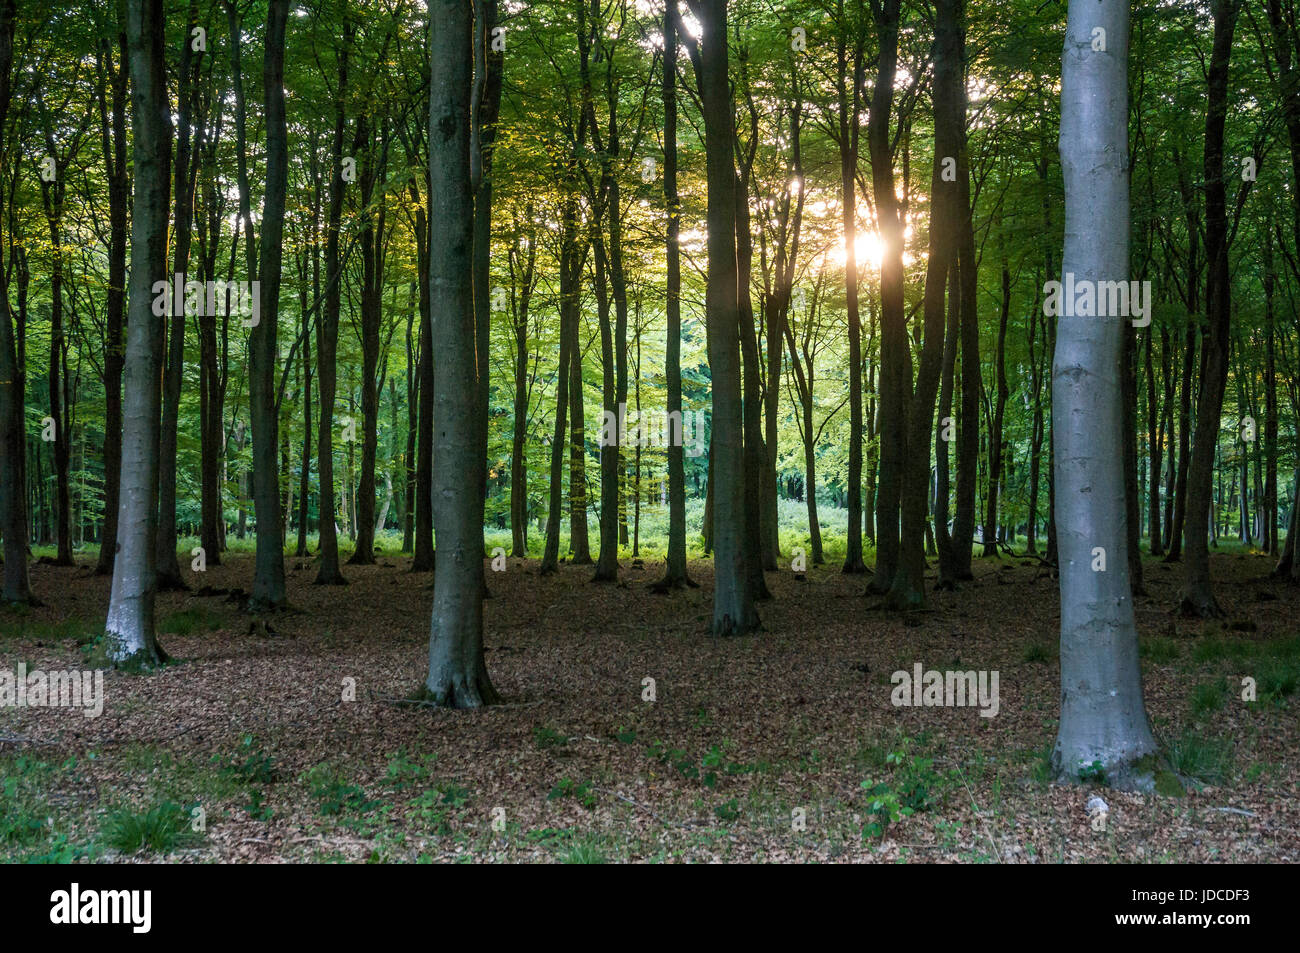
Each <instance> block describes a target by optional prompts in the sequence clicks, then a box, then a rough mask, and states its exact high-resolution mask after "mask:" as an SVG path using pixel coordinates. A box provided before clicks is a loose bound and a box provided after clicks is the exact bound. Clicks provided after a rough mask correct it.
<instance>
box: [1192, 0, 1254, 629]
mask: <svg viewBox="0 0 1300 953" xmlns="http://www.w3.org/2000/svg"><path fill="white" fill-rule="evenodd" d="M1211 8H1212V9H1213V12H1214V42H1213V48H1212V50H1211V54H1210V66H1209V73H1208V85H1209V96H1208V105H1207V107H1206V118H1205V255H1206V269H1205V341H1204V352H1205V353H1204V365H1205V372H1204V374H1203V375H1202V379H1201V392H1200V395H1199V398H1198V400H1197V404H1196V433H1195V438H1194V440H1193V444H1192V459H1191V464H1190V467H1189V470H1188V474H1187V478H1188V483H1187V522H1186V525H1185V527H1184V533H1183V536H1184V538H1183V545H1184V547H1186V550H1187V559H1186V561H1185V563H1186V565H1185V574H1184V577H1183V590H1182V593H1181V595H1180V600H1179V606H1180V609H1181V611H1182V612H1184V613H1185V614H1190V615H1195V616H1200V617H1202V618H1205V617H1209V616H1218V615H1222V614H1223V610H1222V609H1221V608H1220V606H1219V603H1218V600H1217V599H1216V598H1215V596H1214V590H1213V589H1212V587H1211V584H1210V553H1209V549H1208V548H1207V545H1206V540H1205V528H1206V522H1207V520H1208V519H1209V518H1210V515H1211V514H1210V508H1211V503H1212V500H1211V492H1212V488H1213V477H1214V456H1215V450H1216V449H1217V447H1218V443H1219V418H1220V414H1221V413H1222V411H1223V393H1224V390H1225V388H1226V386H1227V381H1228V360H1229V353H1228V351H1229V347H1230V343H1231V342H1230V340H1229V325H1230V323H1231V318H1232V306H1231V300H1230V294H1231V290H1232V289H1231V285H1230V276H1229V270H1228V218H1227V190H1226V188H1225V186H1224V169H1223V148H1224V142H1223V139H1224V124H1225V120H1226V118H1227V111H1228V71H1229V67H1230V57H1231V55H1232V39H1233V33H1234V31H1235V29H1236V25H1237V14H1238V13H1239V12H1240V10H1241V6H1240V2H1239V0H1212V2H1211Z"/></svg>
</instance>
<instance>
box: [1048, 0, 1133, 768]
mask: <svg viewBox="0 0 1300 953" xmlns="http://www.w3.org/2000/svg"><path fill="white" fill-rule="evenodd" d="M1094 27H1101V28H1102V29H1103V30H1105V31H1106V37H1107V40H1106V50H1105V51H1104V52H1098V51H1094V50H1093V45H1092V44H1093V41H1092V35H1093V29H1094ZM1128 36H1129V28H1128V3H1127V0H1100V2H1098V0H1071V2H1070V9H1069V21H1068V25H1067V27H1066V40H1065V51H1064V53H1063V55H1062V58H1061V138H1060V153H1061V167H1062V172H1063V174H1064V179H1065V216H1066V224H1065V250H1064V253H1063V254H1062V260H1061V268H1062V272H1063V274H1073V275H1074V276H1075V278H1076V280H1087V281H1106V280H1111V281H1121V280H1126V279H1127V278H1128V267H1129V261H1128V233H1129V221H1128V217H1129V196H1128V128H1127V118H1126V114H1127V109H1128V94H1127V86H1128V81H1127V75H1126V68H1127V62H1128ZM1069 310H1071V311H1072V310H1073V309H1072V308H1071V309H1069ZM1125 320H1127V318H1125V317H1109V318H1099V317H1076V316H1065V315H1062V316H1061V317H1060V319H1059V333H1058V336H1057V341H1056V353H1055V358H1054V360H1053V366H1052V381H1053V385H1052V391H1053V393H1052V416H1053V420H1052V424H1053V426H1052V440H1053V442H1054V443H1055V444H1056V466H1057V473H1056V486H1057V499H1056V521H1057V547H1058V552H1059V556H1060V586H1061V722H1060V728H1059V732H1058V734H1057V738H1056V746H1055V748H1054V750H1053V752H1052V765H1053V767H1054V769H1055V771H1056V773H1057V775H1058V777H1059V778H1061V780H1068V781H1077V780H1078V778H1079V773H1080V771H1082V770H1088V769H1091V768H1093V767H1094V766H1096V767H1100V769H1101V770H1102V771H1104V773H1105V777H1106V779H1107V780H1108V781H1109V782H1110V783H1111V784H1112V785H1115V786H1119V787H1138V788H1150V787H1151V786H1152V785H1153V778H1152V774H1153V772H1152V771H1151V769H1150V768H1149V767H1148V766H1147V764H1146V763H1145V759H1148V758H1150V756H1152V755H1154V754H1155V751H1156V746H1155V740H1154V739H1153V737H1152V735H1151V728H1150V725H1149V723H1148V721H1147V715H1146V709H1145V706H1144V705H1143V701H1142V670H1141V667H1140V665H1139V663H1138V640H1137V629H1136V626H1135V624H1134V620H1133V602H1132V596H1131V594H1130V590H1129V579H1128V548H1127V545H1126V541H1125V540H1126V534H1127V529H1126V526H1125V523H1126V519H1125V510H1124V470H1123V460H1122V458H1121V455H1120V454H1119V453H1117V452H1116V447H1115V441H1116V440H1117V439H1119V436H1120V434H1121V433H1122V431H1123V413H1124V408H1123V407H1122V406H1121V398H1120V383H1119V378H1118V375H1119V372H1120V367H1121V359H1122V356H1123V334H1124V326H1123V323H1122V322H1123V321H1125ZM1102 559H1104V560H1105V563H1104V568H1099V566H1100V565H1101V564H1100V563H1099V562H1098V560H1102Z"/></svg>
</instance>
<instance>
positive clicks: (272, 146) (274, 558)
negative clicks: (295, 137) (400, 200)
mask: <svg viewBox="0 0 1300 953" xmlns="http://www.w3.org/2000/svg"><path fill="white" fill-rule="evenodd" d="M288 15H289V0H269V3H268V5H267V11H266V56H265V60H264V63H263V70H262V81H263V89H264V90H265V96H266V198H265V200H264V201H263V204H262V233H261V235H260V236H259V241H260V245H261V248H260V264H259V266H258V274H259V275H260V276H261V277H260V281H261V285H260V298H261V311H260V313H259V317H258V321H257V324H256V325H255V326H254V328H253V332H252V335H251V339H250V341H249V345H248V357H249V361H248V364H249V368H248V382H249V387H248V396H249V417H250V418H251V420H252V424H253V509H254V512H255V513H256V515H257V556H256V562H255V566H254V573H253V590H252V594H251V597H250V600H249V605H250V607H252V608H254V609H257V610H263V609H277V608H280V607H281V606H283V605H284V604H285V591H284V546H283V543H282V542H281V530H280V522H281V520H282V519H283V518H284V517H283V514H282V513H281V512H280V480H279V472H280V471H279V467H278V465H277V461H276V450H277V445H278V443H279V432H278V431H279V415H278V409H277V402H276V393H275V369H276V358H277V353H276V327H277V324H278V322H279V310H280V262H281V258H282V255H283V248H282V242H283V235H284V207H285V188H286V185H287V178H288V159H289V148H288V130H287V127H286V124H285V116H284V34H285V21H286V20H287V19H288Z"/></svg>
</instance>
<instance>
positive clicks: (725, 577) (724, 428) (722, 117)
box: [679, 0, 759, 636]
mask: <svg viewBox="0 0 1300 953" xmlns="http://www.w3.org/2000/svg"><path fill="white" fill-rule="evenodd" d="M691 9H692V11H693V12H694V13H695V16H696V19H698V20H699V22H700V25H701V27H702V30H703V38H702V40H701V43H700V55H699V59H698V60H697V62H696V71H697V74H698V75H697V81H698V83H699V90H700V99H701V104H702V109H701V112H702V114H703V119H704V144H705V155H706V168H707V178H708V216H707V228H708V255H709V271H708V280H707V284H706V288H705V304H704V308H705V315H706V322H705V323H706V325H707V335H708V357H709V367H710V369H711V371H712V374H713V394H712V396H713V442H712V452H711V461H710V469H709V489H710V490H711V492H712V493H713V512H712V517H713V520H712V525H713V550H714V558H713V565H714V591H713V620H712V623H711V626H710V628H711V630H712V632H713V634H714V635H715V636H724V635H739V634H742V633H745V632H749V631H751V630H753V629H756V628H757V627H758V626H759V619H758V612H757V611H756V610H755V608H754V593H753V592H752V590H751V589H750V584H749V579H750V576H749V569H748V566H747V565H746V562H747V559H748V553H747V551H746V547H745V536H744V521H745V447H744V417H743V411H742V407H741V376H740V302H739V298H738V294H739V289H738V288H737V268H736V208H735V205H736V198H737V196H736V170H735V164H734V156H735V141H736V134H735V127H734V124H733V122H734V117H733V112H732V100H731V88H730V85H729V83H728V77H727V39H728V37H727V0H693V2H692V3H691ZM679 32H680V31H679Z"/></svg>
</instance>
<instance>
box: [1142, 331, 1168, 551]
mask: <svg viewBox="0 0 1300 953" xmlns="http://www.w3.org/2000/svg"><path fill="white" fill-rule="evenodd" d="M1146 339H1147V347H1146V358H1145V361H1146V363H1145V368H1146V378H1147V460H1148V468H1147V480H1148V483H1147V493H1148V496H1147V522H1148V523H1149V524H1150V529H1149V533H1150V536H1151V547H1150V548H1151V555H1152V556H1162V555H1164V551H1165V547H1164V544H1163V543H1162V542H1161V537H1160V466H1161V463H1162V458H1161V433H1160V403H1159V401H1158V400H1157V399H1156V375H1155V369H1154V361H1153V359H1152V354H1151V352H1152V351H1154V350H1155V347H1156V336H1155V332H1154V331H1153V330H1152V329H1151V328H1148V329H1147V332H1146Z"/></svg>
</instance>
